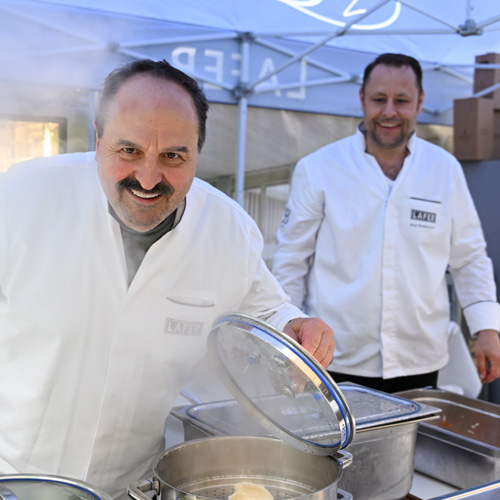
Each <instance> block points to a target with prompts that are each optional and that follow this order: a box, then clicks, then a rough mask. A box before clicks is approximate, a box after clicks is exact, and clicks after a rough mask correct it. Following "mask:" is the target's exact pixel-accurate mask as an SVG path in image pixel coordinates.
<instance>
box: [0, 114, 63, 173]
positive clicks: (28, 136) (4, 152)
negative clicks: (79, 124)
mask: <svg viewBox="0 0 500 500" xmlns="http://www.w3.org/2000/svg"><path fill="white" fill-rule="evenodd" d="M65 152H66V119H64V118H39V117H20V116H5V115H0V172H5V171H6V170H7V169H8V168H9V167H10V165H12V164H13V163H17V162H19V161H24V160H29V159H30V158H37V157H41V156H52V155H57V154H61V153H65Z"/></svg>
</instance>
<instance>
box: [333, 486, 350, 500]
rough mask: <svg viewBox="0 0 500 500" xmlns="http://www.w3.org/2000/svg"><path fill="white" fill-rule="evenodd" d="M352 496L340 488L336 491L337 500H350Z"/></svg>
mask: <svg viewBox="0 0 500 500" xmlns="http://www.w3.org/2000/svg"><path fill="white" fill-rule="evenodd" d="M352 498H353V497H352V495H351V494H350V493H347V492H346V491H344V490H341V489H340V488H339V489H338V490H337V500H352Z"/></svg>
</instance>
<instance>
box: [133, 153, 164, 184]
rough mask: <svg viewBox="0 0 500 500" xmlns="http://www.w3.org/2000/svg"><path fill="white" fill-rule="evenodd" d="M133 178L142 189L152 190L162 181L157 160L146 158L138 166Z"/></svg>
mask: <svg viewBox="0 0 500 500" xmlns="http://www.w3.org/2000/svg"><path fill="white" fill-rule="evenodd" d="M135 178H136V179H137V180H138V181H139V182H140V183H141V186H142V188H143V189H146V190H150V189H153V188H154V187H155V186H156V185H157V184H158V183H159V182H161V181H162V180H163V177H162V172H161V164H160V162H159V160H158V158H156V157H148V156H146V157H145V158H144V160H143V161H142V162H141V163H140V165H139V166H138V168H137V170H136V172H135Z"/></svg>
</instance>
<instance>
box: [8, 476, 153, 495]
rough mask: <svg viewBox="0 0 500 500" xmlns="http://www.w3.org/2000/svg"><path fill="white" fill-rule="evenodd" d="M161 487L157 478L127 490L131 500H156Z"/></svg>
mask: <svg viewBox="0 0 500 500" xmlns="http://www.w3.org/2000/svg"><path fill="white" fill-rule="evenodd" d="M160 490H161V486H160V481H158V479H157V478H153V479H141V480H140V481H136V482H135V483H132V484H131V485H130V486H129V487H128V488H127V493H128V496H129V497H130V498H133V499H134V500H156V499H157V498H158V495H159V494H160V492H161V491H160ZM146 491H153V492H154V493H153V496H147V495H144V494H143V493H145V492H146ZM0 500H1V499H0Z"/></svg>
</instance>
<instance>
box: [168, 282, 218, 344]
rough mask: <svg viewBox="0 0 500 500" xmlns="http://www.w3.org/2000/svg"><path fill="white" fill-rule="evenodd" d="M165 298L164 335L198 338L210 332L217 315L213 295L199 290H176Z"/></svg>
mask: <svg viewBox="0 0 500 500" xmlns="http://www.w3.org/2000/svg"><path fill="white" fill-rule="evenodd" d="M166 298H167V312H166V317H165V323H164V329H163V332H164V333H165V334H167V335H179V336H181V337H186V338H187V337H199V336H201V335H202V334H203V333H206V332H208V331H209V330H210V328H211V327H212V323H213V321H214V320H215V318H216V316H217V313H218V309H217V307H216V302H215V297H214V296H213V295H211V294H206V293H200V291H199V290H197V291H196V292H192V291H189V290H176V291H175V292H172V293H169V294H168V295H167V297H166Z"/></svg>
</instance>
